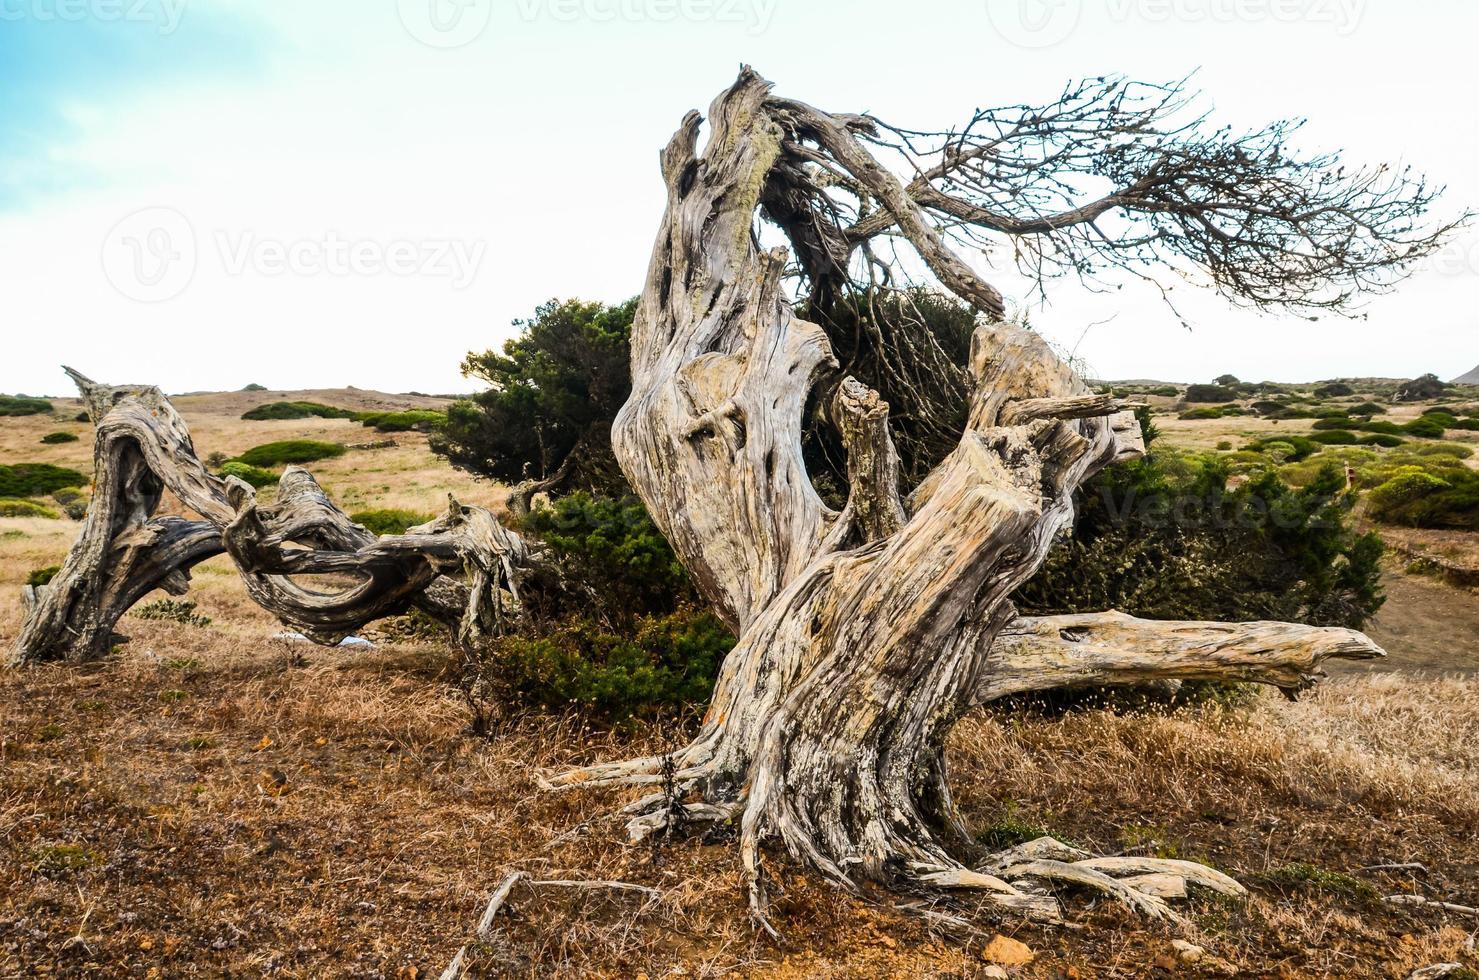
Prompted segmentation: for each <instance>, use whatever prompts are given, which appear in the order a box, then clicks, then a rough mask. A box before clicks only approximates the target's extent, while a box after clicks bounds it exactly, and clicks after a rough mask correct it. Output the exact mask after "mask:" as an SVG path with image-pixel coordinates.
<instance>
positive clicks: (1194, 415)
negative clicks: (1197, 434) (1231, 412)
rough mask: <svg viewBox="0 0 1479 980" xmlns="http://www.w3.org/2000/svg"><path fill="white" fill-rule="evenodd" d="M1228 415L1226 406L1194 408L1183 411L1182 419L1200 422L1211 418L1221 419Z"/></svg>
mask: <svg viewBox="0 0 1479 980" xmlns="http://www.w3.org/2000/svg"><path fill="white" fill-rule="evenodd" d="M1225 415H1226V407H1225V406H1218V407H1216V408H1194V409H1192V410H1191V411H1189V412H1182V413H1181V419H1182V421H1184V422H1198V421H1204V420H1210V419H1220V418H1223V417H1224V416H1225Z"/></svg>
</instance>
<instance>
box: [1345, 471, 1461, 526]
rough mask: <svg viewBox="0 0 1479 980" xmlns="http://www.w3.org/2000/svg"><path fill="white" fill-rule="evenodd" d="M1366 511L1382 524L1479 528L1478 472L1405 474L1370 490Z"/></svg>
mask: <svg viewBox="0 0 1479 980" xmlns="http://www.w3.org/2000/svg"><path fill="white" fill-rule="evenodd" d="M1368 513H1369V514H1370V515H1371V517H1372V519H1373V520H1377V521H1381V522H1382V523H1384V524H1398V525H1402V526H1405V527H1423V528H1447V529H1452V530H1463V531H1472V530H1479V473H1476V472H1474V471H1473V470H1469V469H1454V470H1452V471H1450V472H1449V473H1447V474H1446V475H1444V476H1443V477H1441V478H1440V477H1438V476H1435V475H1433V474H1432V473H1427V472H1416V473H1405V474H1403V475H1401V476H1397V477H1395V478H1393V479H1391V480H1389V481H1387V482H1386V483H1383V484H1382V485H1381V486H1379V487H1377V488H1376V489H1375V490H1372V491H1371V494H1370V497H1369V504H1368Z"/></svg>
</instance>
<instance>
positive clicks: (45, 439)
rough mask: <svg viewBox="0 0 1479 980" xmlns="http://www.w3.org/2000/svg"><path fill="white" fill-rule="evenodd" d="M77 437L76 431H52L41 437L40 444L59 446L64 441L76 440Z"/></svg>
mask: <svg viewBox="0 0 1479 980" xmlns="http://www.w3.org/2000/svg"><path fill="white" fill-rule="evenodd" d="M77 439H78V437H77V435H76V433H73V432H53V433H50V434H49V435H44V436H42V437H41V445H43V446H60V445H63V444H65V443H69V442H76V441H77Z"/></svg>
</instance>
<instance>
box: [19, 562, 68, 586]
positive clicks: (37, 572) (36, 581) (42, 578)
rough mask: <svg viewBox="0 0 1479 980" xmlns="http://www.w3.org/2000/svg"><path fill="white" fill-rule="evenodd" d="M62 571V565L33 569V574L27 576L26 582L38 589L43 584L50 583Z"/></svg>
mask: <svg viewBox="0 0 1479 980" xmlns="http://www.w3.org/2000/svg"><path fill="white" fill-rule="evenodd" d="M61 571H62V566H60V565H52V566H50V567H48V568H37V569H33V570H32V572H31V574H29V575H27V576H26V584H27V585H29V586H31V587H33V588H38V589H39V588H40V587H41V586H43V585H50V584H51V580H52V579H54V578H56V577H57V576H58V575H60V574H61Z"/></svg>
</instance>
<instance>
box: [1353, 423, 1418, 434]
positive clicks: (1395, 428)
mask: <svg viewBox="0 0 1479 980" xmlns="http://www.w3.org/2000/svg"><path fill="white" fill-rule="evenodd" d="M1359 428H1360V430H1361V431H1362V432H1376V433H1380V434H1381V435H1384V436H1398V435H1401V434H1402V433H1404V432H1406V431H1407V430H1406V429H1404V428H1402V426H1400V425H1398V424H1397V423H1396V422H1388V421H1387V420H1386V419H1378V420H1376V421H1375V422H1365V423H1363V424H1362V425H1360V426H1359Z"/></svg>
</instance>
